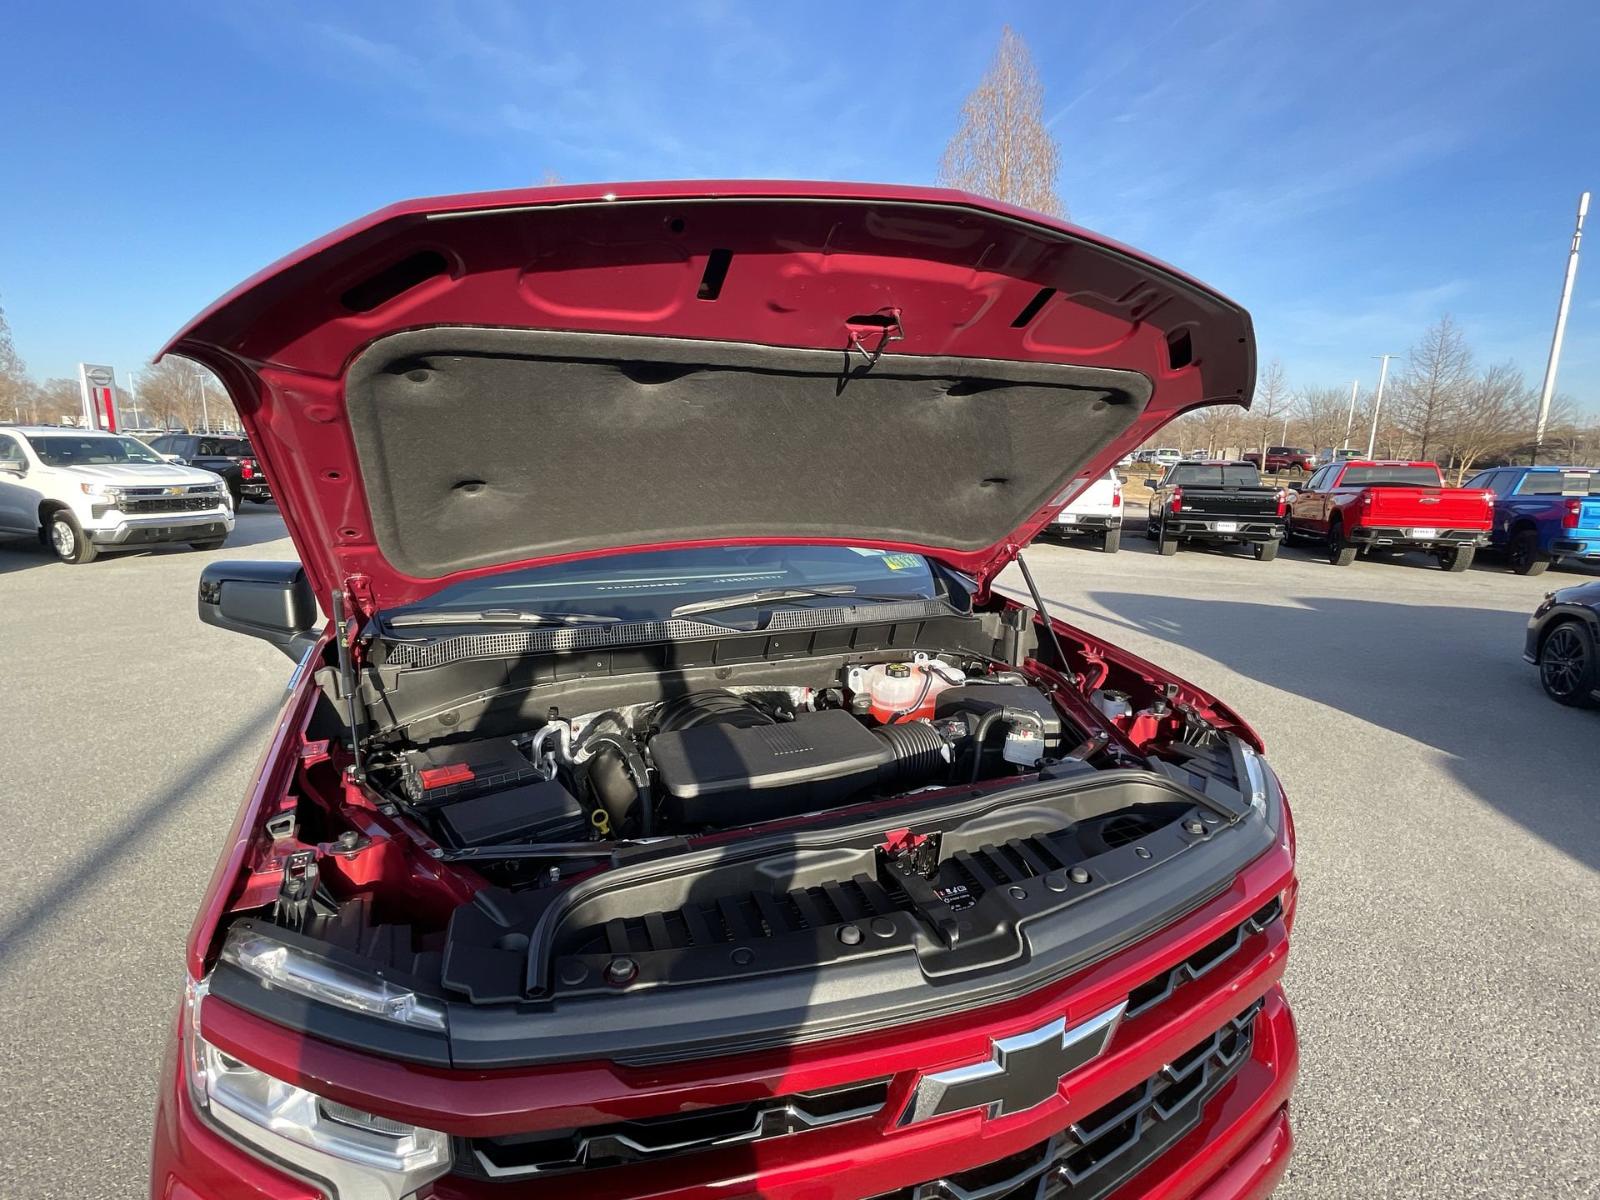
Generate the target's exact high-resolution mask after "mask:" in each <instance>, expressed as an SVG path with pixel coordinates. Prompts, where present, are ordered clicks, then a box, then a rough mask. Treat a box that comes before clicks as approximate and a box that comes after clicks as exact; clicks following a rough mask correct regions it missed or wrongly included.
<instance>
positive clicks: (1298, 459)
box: [1244, 446, 1317, 475]
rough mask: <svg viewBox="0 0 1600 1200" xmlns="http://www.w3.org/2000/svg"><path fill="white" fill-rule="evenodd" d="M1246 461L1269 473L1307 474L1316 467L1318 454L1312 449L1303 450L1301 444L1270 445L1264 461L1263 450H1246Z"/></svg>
mask: <svg viewBox="0 0 1600 1200" xmlns="http://www.w3.org/2000/svg"><path fill="white" fill-rule="evenodd" d="M1244 461H1245V462H1247V463H1251V464H1253V465H1254V466H1255V467H1256V468H1257V469H1259V470H1261V471H1265V472H1268V473H1277V472H1282V471H1287V472H1288V473H1289V474H1291V475H1305V474H1308V473H1309V472H1311V471H1313V470H1315V469H1316V465H1317V460H1316V456H1315V455H1314V454H1312V452H1311V451H1310V450H1303V449H1301V448H1300V447H1299V446H1268V447H1267V455H1266V461H1264V462H1263V461H1262V457H1261V451H1259V450H1246V451H1245V452H1244Z"/></svg>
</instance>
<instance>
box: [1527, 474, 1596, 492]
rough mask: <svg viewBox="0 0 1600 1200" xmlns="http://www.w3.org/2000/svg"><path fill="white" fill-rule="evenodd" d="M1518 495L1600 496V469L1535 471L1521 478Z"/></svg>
mask: <svg viewBox="0 0 1600 1200" xmlns="http://www.w3.org/2000/svg"><path fill="white" fill-rule="evenodd" d="M1517 495H1519V496H1600V471H1594V472H1590V471H1536V472H1534V473H1533V474H1531V475H1525V476H1523V478H1522V484H1521V486H1520V487H1518V488H1517Z"/></svg>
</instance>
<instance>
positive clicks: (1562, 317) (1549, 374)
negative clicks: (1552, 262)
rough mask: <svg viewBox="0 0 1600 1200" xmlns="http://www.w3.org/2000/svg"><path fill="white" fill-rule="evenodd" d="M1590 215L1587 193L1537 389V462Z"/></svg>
mask: <svg viewBox="0 0 1600 1200" xmlns="http://www.w3.org/2000/svg"><path fill="white" fill-rule="evenodd" d="M1588 215H1589V193H1588V192H1585V193H1583V195H1581V196H1579V197H1578V223H1577V225H1576V226H1575V227H1574V228H1573V230H1572V249H1571V250H1569V251H1568V252H1567V274H1566V277H1565V278H1564V279H1563V280H1562V281H1561V303H1560V305H1559V306H1558V307H1557V308H1556V331H1555V333H1554V335H1553V336H1552V337H1551V338H1550V357H1549V359H1548V360H1547V361H1546V362H1545V365H1544V386H1543V387H1542V388H1540V389H1539V423H1538V424H1537V425H1536V426H1534V430H1533V461H1534V462H1538V461H1539V448H1540V447H1541V446H1542V445H1544V428H1545V426H1546V425H1547V424H1549V422H1550V400H1551V398H1552V397H1553V396H1554V395H1555V394H1556V369H1557V368H1558V367H1560V365H1561V339H1562V338H1564V337H1566V335H1567V310H1568V309H1569V308H1571V307H1572V285H1573V284H1574V283H1575V282H1576V281H1577V278H1578V247H1579V245H1580V244H1581V243H1582V242H1583V218H1584V217H1586V216H1588Z"/></svg>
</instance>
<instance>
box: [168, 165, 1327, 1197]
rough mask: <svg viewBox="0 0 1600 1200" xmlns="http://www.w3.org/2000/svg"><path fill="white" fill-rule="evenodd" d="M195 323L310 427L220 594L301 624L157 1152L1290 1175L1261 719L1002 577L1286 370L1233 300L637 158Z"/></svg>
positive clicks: (891, 1183) (874, 1184)
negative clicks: (1155, 449) (1075, 622)
mask: <svg viewBox="0 0 1600 1200" xmlns="http://www.w3.org/2000/svg"><path fill="white" fill-rule="evenodd" d="M1041 309H1044V310H1045V311H1046V313H1047V315H1048V320H1049V322H1050V326H1049V327H1050V336H1049V337H1048V338H1040V339H1038V340H1032V339H1030V338H1029V335H1028V333H1027V331H1026V330H1025V329H1023V328H1022V327H1024V326H1026V325H1027V324H1028V322H1029V321H1030V320H1032V319H1033V317H1034V315H1035V314H1037V313H1039V312H1040V310H1041ZM902 313H903V314H905V324H904V326H903V327H902V326H901V324H900V319H901V314H902ZM1108 325H1114V326H1117V327H1119V328H1125V329H1127V330H1128V331H1130V336H1128V337H1125V338H1117V339H1112V340H1111V341H1110V343H1109V344H1108V343H1107V338H1106V336H1105V331H1106V329H1107V327H1108ZM1180 335H1181V345H1182V347H1183V358H1182V363H1181V364H1178V362H1177V358H1176V357H1175V351H1174V347H1176V346H1178V345H1179V342H1180ZM1070 346H1089V347H1094V349H1093V350H1091V351H1086V352H1082V353H1080V352H1077V351H1072V350H1066V349H1062V347H1070ZM1191 347H1192V359H1191V358H1190V348H1191ZM166 349H167V351H168V352H181V353H183V354H184V355H186V356H189V357H191V358H193V359H196V360H198V361H200V362H201V363H203V364H205V365H206V366H208V367H210V368H211V369H213V370H215V371H216V372H217V373H218V375H219V376H220V377H221V378H223V379H225V380H227V381H228V383H229V386H230V387H233V388H236V389H238V390H239V395H238V397H237V400H238V407H239V410H240V411H241V412H242V413H245V414H246V416H245V422H246V425H247V427H248V428H249V432H250V434H251V437H252V440H253V442H254V444H255V445H256V446H257V447H258V448H259V449H260V450H261V451H262V452H263V453H264V455H265V456H266V458H267V459H268V461H271V462H274V463H277V462H284V463H288V462H299V463H304V464H305V468H306V469H304V470H296V471H294V472H292V473H288V474H286V475H284V476H283V477H282V478H275V479H274V482H275V483H276V484H277V485H278V488H277V499H278V502H279V504H280V506H281V507H282V508H283V510H284V513H285V516H286V518H287V524H288V528H289V530H290V531H291V535H292V536H293V538H294V541H295V547H296V549H297V551H298V552H299V558H300V562H266V563H217V564H211V565H210V566H209V567H208V569H207V570H206V571H205V573H204V574H203V575H202V577H201V580H200V584H199V596H198V603H199V611H200V615H201V617H202V619H203V620H205V621H207V622H209V623H211V624H214V625H218V626H222V627H225V628H230V629H236V630H239V631H242V632H245V633H249V634H252V635H254V636H257V637H262V638H265V639H267V640H268V641H270V642H272V643H273V644H276V645H278V646H281V647H282V648H283V649H284V650H285V651H286V652H288V653H289V654H290V655H291V656H293V657H294V658H295V659H296V660H297V661H298V662H299V664H300V666H299V669H298V670H297V673H296V675H295V679H294V682H293V683H292V685H291V689H290V693H289V696H288V699H287V700H286V702H285V703H284V705H283V707H282V709H281V710H280V712H279V715H278V716H277V717H276V718H275V726H274V728H273V729H272V730H271V736H270V742H269V747H268V749H267V751H266V753H265V755H264V756H263V759H262V763H261V767H260V770H259V775H258V777H257V778H256V779H255V781H254V782H253V783H252V784H251V786H250V788H249V790H248V794H247V795H246V797H245V799H244V803H243V806H242V808H241V810H240V812H239V815H238V819H237V822H236V824H235V826H234V830H233V833H232V835H231V836H230V837H229V839H228V845H227V850H226V852H225V854H224V857H223V860H222V862H221V864H220V865H219V866H218V868H217V870H216V872H215V873H214V874H213V876H212V879H211V883H210V885H209V888H208V889H207V892H206V895H205V898H204V900H203V901H202V908H201V911H200V914H199V917H198V919H197V920H196V922H195V924H194V926H193V929H192V932H191V935H190V942H189V946H188V955H187V968H188V982H187V989H186V994H185V999H184V1003H183V1005H182V1009H181V1013H180V1015H179V1016H178V1017H177V1019H176V1020H175V1021H174V1023H173V1037H174V1043H173V1049H172V1053H171V1055H170V1056H169V1058H168V1060H167V1061H168V1066H167V1070H166V1073H165V1076H164V1079H163V1081H162V1084H161V1088H160V1108H159V1113H158V1115H157V1117H156V1122H155V1136H154V1147H153V1154H152V1159H151V1194H152V1195H153V1196H157V1197H161V1198H162V1200H176V1198H182V1200H223V1198H228V1200H232V1198H236V1197H237V1198H243V1197H251V1198H253V1200H263V1198H277V1200H288V1198H290V1197H293V1198H296V1200H302V1198H305V1197H308V1196H312V1195H314V1194H318V1193H320V1194H323V1195H326V1196H329V1197H338V1198H339V1200H369V1198H376V1197H383V1198H384V1200H396V1198H398V1197H410V1196H412V1195H421V1196H427V1197H430V1198H432V1200H467V1198H471V1197H476V1198H483V1197H490V1196H501V1195H507V1196H511V1195H516V1196H535V1195H538V1196H549V1197H587V1196H594V1197H614V1198H620V1197H639V1196H645V1195H648V1196H650V1197H652V1198H653V1200H716V1198H719V1197H723V1198H728V1200H732V1198H733V1197H743V1196H757V1195H759V1196H761V1197H763V1198H764V1200H862V1198H864V1197H883V1196H894V1197H903V1196H911V1195H913V1194H914V1195H916V1196H919V1197H936V1196H939V1197H970V1198H979V1197H999V1196H1001V1195H1004V1196H1007V1197H1020V1196H1024V1195H1027V1196H1034V1195H1044V1194H1045V1193H1047V1192H1048V1193H1050V1194H1060V1195H1063V1196H1065V1195H1066V1194H1068V1192H1069V1191H1070V1193H1071V1194H1073V1195H1083V1196H1089V1195H1093V1196H1108V1195H1110V1194H1112V1193H1115V1194H1116V1195H1117V1196H1118V1197H1120V1198H1122V1200H1129V1198H1131V1197H1136V1196H1163V1197H1172V1196H1177V1195H1180V1194H1181V1195H1185V1196H1195V1195H1204V1196H1205V1197H1206V1198H1207V1200H1239V1198H1245V1197H1250V1198H1257V1197H1263V1196H1265V1195H1266V1194H1267V1193H1268V1192H1269V1191H1270V1190H1271V1189H1272V1186H1273V1184H1274V1183H1275V1182H1276V1181H1277V1179H1278V1178H1279V1176H1280V1175H1281V1174H1282V1173H1283V1171H1284V1169H1285V1165H1286V1163H1287V1160H1288V1156H1289V1152H1290V1146H1291V1134H1290V1128H1289V1111H1288V1102H1289V1097H1290V1092H1291V1089H1292V1087H1293V1084H1294V1080H1295V1076H1296V1072H1297V1069H1298V1051H1297V1042H1296V1038H1295V1032H1294V1023H1293V1021H1292V1019H1291V1017H1290V1013H1289V1008H1288V1004H1287V1001H1286V999H1285V996H1284V992H1283V989H1282V987H1281V978H1282V975H1283V971H1284V968H1285V963H1286V959H1287V956H1288V951H1289V938H1290V932H1291V929H1292V926H1293V922H1294V916H1295V908H1296V900H1297V895H1298V886H1297V882H1296V875H1295V862H1294V857H1295V839H1294V831H1293V825H1292V822H1291V820H1290V817H1289V811H1288V806H1287V804H1286V802H1285V799H1284V796H1283V792H1282V789H1281V788H1280V786H1279V784H1278V782H1277V779H1276V777H1275V775H1274V774H1273V771H1272V770H1271V768H1270V767H1269V766H1268V764H1267V761H1266V759H1265V757H1264V754H1263V748H1262V743H1261V739H1260V738H1259V737H1258V736H1257V734H1256V733H1255V732H1253V731H1252V730H1251V728H1250V727H1249V725H1248V724H1246V723H1245V721H1244V720H1243V719H1242V718H1241V717H1240V716H1239V715H1238V714H1237V713H1236V712H1234V711H1233V710H1232V709H1231V708H1229V707H1228V705H1227V704H1225V703H1224V702H1223V701H1221V700H1219V699H1218V698H1216V697H1215V696H1212V695H1209V694H1208V693H1206V692H1205V691H1203V690H1202V689H1200V688H1197V687H1195V686H1194V685H1193V684H1191V683H1188V682H1186V681H1184V680H1182V679H1180V678H1177V677H1176V676H1174V675H1173V674H1172V673H1171V672H1169V671H1166V670H1164V669H1162V668H1161V667H1158V666H1156V665H1155V664H1152V663H1149V662H1145V661H1143V660H1141V659H1139V658H1137V657H1135V656H1134V655H1132V654H1130V653H1128V652H1127V651H1126V650H1123V649H1120V648H1118V647H1117V646H1115V645H1112V644H1110V643H1109V642H1107V641H1105V640H1103V639H1102V638H1101V637H1099V636H1096V635H1093V634H1090V633H1087V632H1085V631H1082V630H1079V629H1076V628H1074V627H1072V626H1070V625H1067V624H1065V623H1063V622H1060V621H1056V620H1052V619H1051V618H1050V617H1049V616H1048V615H1047V613H1046V612H1045V611H1044V610H1043V606H1042V604H1039V603H1038V602H1036V606H1028V605H1025V604H1022V603H1019V602H1018V601H1017V600H1015V599H1011V598H1008V597H1007V596H1006V595H1005V594H1004V593H1002V592H1000V591H999V590H997V589H994V588H992V587H991V586H990V585H991V584H992V582H993V581H994V580H995V578H996V576H997V575H999V573H1000V572H1001V571H1002V570H1004V569H1006V568H1007V567H1008V566H1009V565H1010V564H1012V563H1013V562H1015V561H1017V557H1018V554H1019V548H1020V547H1024V546H1026V545H1028V543H1029V541H1030V540H1031V539H1033V538H1034V537H1035V536H1037V534H1038V533H1039V531H1040V530H1041V529H1042V528H1044V526H1045V525H1046V524H1047V523H1048V522H1049V521H1050V520H1051V518H1052V517H1053V516H1054V514H1055V510H1056V509H1057V508H1059V507H1060V505H1061V503H1064V500H1065V497H1066V496H1067V495H1069V494H1070V485H1071V484H1072V483H1073V481H1075V480H1078V479H1080V478H1082V477H1085V476H1087V477H1089V478H1098V477H1099V476H1100V475H1102V474H1103V473H1104V472H1105V471H1106V470H1108V469H1109V468H1110V466H1111V461H1112V459H1113V458H1114V457H1115V450H1114V449H1110V448H1112V447H1115V446H1118V445H1127V444H1131V443H1133V442H1135V441H1137V440H1143V439H1145V438H1147V437H1149V436H1150V435H1151V434H1153V433H1154V432H1155V431H1156V430H1157V429H1159V428H1160V427H1161V426H1162V425H1164V424H1165V423H1167V422H1168V421H1170V420H1171V419H1172V418H1173V417H1174V416H1176V415H1178V414H1179V413H1182V412H1186V411H1189V410H1191V409H1192V407H1193V406H1194V405H1195V403H1196V401H1197V398H1199V397H1207V396H1228V397H1238V398H1239V399H1240V401H1241V402H1243V403H1246V404H1247V403H1248V400H1249V398H1250V392H1251V385H1252V381H1253V379H1254V377H1255V353H1254V338H1253V334H1252V330H1251V323H1250V318H1249V316H1248V314H1247V313H1245V311H1244V310H1243V309H1241V308H1239V307H1238V306H1237V305H1236V304H1234V303H1233V302H1231V301H1229V300H1227V299H1226V298H1224V297H1223V296H1221V295H1219V294H1217V293H1216V292H1213V291H1211V290H1210V289H1208V288H1206V287H1205V286H1204V285H1202V284H1200V283H1198V282H1196V281H1194V280H1192V279H1190V278H1188V277H1186V276H1183V275H1180V274H1178V273H1177V272H1175V271H1173V270H1172V269H1171V268H1169V267H1165V266H1162V265H1160V264H1157V263H1155V262H1152V261H1149V260H1146V259H1144V258H1142V257H1140V256H1139V255H1137V254H1135V253H1134V252H1133V251H1130V250H1128V249H1127V248H1126V247H1122V246H1116V245H1112V244H1110V243H1107V242H1104V241H1101V240H1100V239H1098V238H1096V237H1095V236H1094V235H1091V234H1087V233H1085V232H1083V231H1082V230H1079V229H1076V228H1073V227H1071V226H1068V225H1065V224H1063V223H1061V222H1058V221H1056V220H1053V219H1051V218H1048V217H1044V216H1039V215H1036V214H1030V213H1026V212H1023V211H1022V210H1019V209H1016V208H1013V207H1011V206H1009V205H1003V204H998V203H993V202H990V201H986V200H983V199H980V198H977V197H974V196H970V195H966V194H963V193H958V192H949V191H939V190H932V189H924V188H913V187H869V186H863V185H860V184H834V183H823V184H795V183H782V182H773V181H763V182H759V183H726V182H718V183H716V184H694V183H669V184H648V183H632V184H623V185H615V186H595V187H593V188H589V189H588V190H585V189H583V188H576V187H564V188H558V189H551V190H548V191H545V190H538V189H530V190H523V191H515V192H504V193H479V194H477V195H472V196H463V197H457V198H447V199H435V200H425V201H416V202H413V203H409V204H402V205H397V206H394V207H392V208H389V209H386V210H384V211H382V212H379V213H377V214H375V215H374V216H372V217H369V218H367V219H366V220H363V221H358V222H356V223H354V224H351V225H348V226H346V227H345V228H344V229H343V230H341V231H340V232H339V233H338V234H337V235H335V236H332V237H329V238H325V239H323V240H321V241H319V242H317V243H315V244H313V245H312V246H311V247H309V248H307V249H306V250H303V251H301V252H299V253H297V254H295V255H291V256H290V257H289V258H287V259H284V260H283V261H281V262H279V263H278V264H277V265H276V266H275V267H273V268H271V269H270V270H269V271H267V272H264V273H263V274H261V275H258V276H256V277H255V278H254V279H253V280H252V281H251V282H250V283H248V284H246V285H244V286H243V287H241V288H240V289H238V290H236V291H235V292H233V293H232V294H230V295H229V296H228V297H226V298H225V299H224V300H222V301H221V302H219V303H218V304H216V305H213V306H212V307H211V308H210V309H208V310H207V311H206V313H205V314H203V315H202V316H201V317H199V318H197V319H196V320H195V321H194V322H193V323H192V324H190V325H189V326H188V327H187V328H186V329H184V330H183V331H182V333H180V334H179V335H178V337H177V338H176V339H175V340H174V342H173V343H172V344H171V345H170V346H168V347H167V348H166ZM841 360H843V362H844V364H845V369H843V370H841ZM1175 364H1177V365H1175ZM150 886H152V887H156V886H159V887H162V888H168V887H170V886H172V881H171V880H170V879H169V878H167V877H166V876H165V875H163V876H162V877H161V878H160V879H159V880H153V881H152V883H151V885H150ZM1063 1189H1066V1190H1065V1191H1064V1190H1063Z"/></svg>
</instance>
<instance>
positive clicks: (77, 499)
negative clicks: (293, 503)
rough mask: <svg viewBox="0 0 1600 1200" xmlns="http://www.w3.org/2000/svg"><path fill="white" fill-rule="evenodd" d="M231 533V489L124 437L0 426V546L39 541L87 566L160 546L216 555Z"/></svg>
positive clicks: (66, 559) (89, 431) (91, 431)
mask: <svg viewBox="0 0 1600 1200" xmlns="http://www.w3.org/2000/svg"><path fill="white" fill-rule="evenodd" d="M232 532H233V504H232V502H231V501H230V500H229V498H228V488H227V485H226V484H225V483H223V481H222V479H221V478H220V477H219V476H217V475H214V474H212V473H211V472H210V471H202V470H200V469H198V468H196V467H185V466H182V465H180V464H177V463H171V462H168V461H166V460H165V459H164V458H162V457H161V456H160V455H159V454H157V453H156V452H155V451H153V450H151V449H150V447H148V446H146V445H145V444H144V443H143V442H141V441H139V440H138V439H136V438H131V437H127V436H124V435H122V434H116V433H103V432H101V431H99V430H94V429H57V428H54V427H51V426H42V425H41V426H29V425H6V426H0V538H11V537H37V538H39V539H40V540H41V541H43V542H44V543H45V545H47V546H49V547H50V548H51V549H52V550H54V551H55V553H56V557H57V558H59V559H60V560H61V561H62V562H66V563H86V562H93V561H94V559H95V558H97V557H98V556H99V555H100V554H101V553H102V552H105V551H111V550H135V549H138V548H140V547H143V546H150V545H154V544H159V543H163V542H165V543H171V542H187V543H188V544H189V545H190V546H193V547H194V548H195V549H196V550H214V549H216V548H217V547H218V546H220V545H222V543H223V542H224V541H226V540H227V537H228V534H230V533H232Z"/></svg>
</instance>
